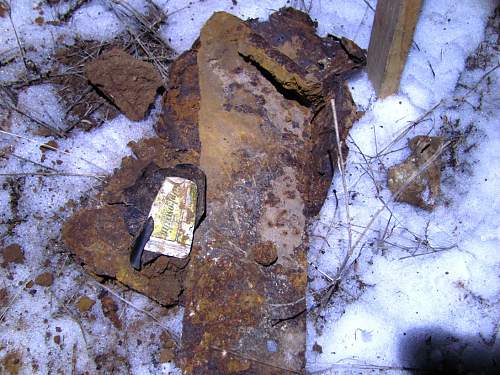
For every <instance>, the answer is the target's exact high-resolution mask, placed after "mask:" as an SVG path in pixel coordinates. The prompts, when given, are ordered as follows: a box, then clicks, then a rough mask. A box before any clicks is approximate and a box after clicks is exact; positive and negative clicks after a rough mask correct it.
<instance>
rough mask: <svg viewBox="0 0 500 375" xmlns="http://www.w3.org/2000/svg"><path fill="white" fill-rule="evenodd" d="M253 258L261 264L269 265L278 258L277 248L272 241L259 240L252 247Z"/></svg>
mask: <svg viewBox="0 0 500 375" xmlns="http://www.w3.org/2000/svg"><path fill="white" fill-rule="evenodd" d="M251 252H252V256H253V259H254V260H255V261H256V262H257V263H259V264H260V265H262V266H265V267H267V266H270V265H271V264H273V263H274V262H276V260H277V259H278V249H277V247H276V245H275V244H274V242H272V241H265V242H260V243H258V244H257V245H255V246H254V247H252V250H251Z"/></svg>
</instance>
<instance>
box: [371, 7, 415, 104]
mask: <svg viewBox="0 0 500 375" xmlns="http://www.w3.org/2000/svg"><path fill="white" fill-rule="evenodd" d="M421 5H422V0H378V2H377V9H376V11H375V19H374V21H373V28H372V34H371V38H370V45H369V47H368V68H367V69H368V77H369V78H370V80H371V81H372V84H373V87H374V88H375V90H376V91H377V95H378V96H379V97H381V98H384V97H386V96H389V95H392V94H394V93H395V92H396V91H397V90H398V89H399V81H400V79H401V73H402V72H403V68H404V66H405V63H406V58H407V56H408V51H409V49H410V46H411V43H412V40H413V33H414V31H415V25H416V24H417V19H418V14H419V12H420V7H421Z"/></svg>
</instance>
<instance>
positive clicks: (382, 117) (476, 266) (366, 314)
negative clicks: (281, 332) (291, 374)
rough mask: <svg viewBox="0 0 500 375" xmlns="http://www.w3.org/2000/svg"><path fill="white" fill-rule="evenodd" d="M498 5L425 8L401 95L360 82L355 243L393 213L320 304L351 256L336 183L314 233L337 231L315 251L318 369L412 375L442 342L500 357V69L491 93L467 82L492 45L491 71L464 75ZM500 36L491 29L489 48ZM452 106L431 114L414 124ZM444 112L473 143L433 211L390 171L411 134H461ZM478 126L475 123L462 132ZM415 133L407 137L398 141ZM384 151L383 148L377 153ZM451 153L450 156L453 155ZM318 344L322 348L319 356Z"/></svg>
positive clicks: (314, 361)
mask: <svg viewBox="0 0 500 375" xmlns="http://www.w3.org/2000/svg"><path fill="white" fill-rule="evenodd" d="M494 6H495V4H494V2H486V1H466V2H462V3H461V6H459V7H457V6H456V5H455V4H454V3H452V2H450V1H444V0H443V1H436V2H424V7H423V10H422V14H421V16H420V19H419V22H418V25H417V29H416V34H415V42H416V43H417V45H418V46H419V49H417V48H413V49H412V51H411V53H410V56H409V59H408V62H407V65H406V68H405V71H404V73H403V77H402V81H401V89H400V91H399V93H398V95H394V96H391V97H389V98H387V99H385V100H376V101H375V100H374V93H373V91H371V90H370V87H369V82H367V77H366V75H362V76H361V77H357V78H356V79H355V80H353V81H352V82H351V85H352V87H353V95H354V98H355V101H356V102H357V103H358V104H359V105H360V107H361V108H362V109H363V110H365V111H366V113H365V115H364V117H363V118H362V119H360V120H359V122H358V123H357V124H355V126H354V127H353V129H352V131H351V133H350V140H349V142H348V144H349V148H350V153H349V156H348V158H347V165H346V178H347V185H348V190H349V216H350V218H351V219H350V221H351V227H352V232H353V233H354V234H353V237H354V239H355V240H354V241H356V239H357V238H358V237H359V236H360V234H361V233H362V232H363V230H364V228H365V227H366V226H367V225H368V224H369V222H370V220H371V219H372V217H373V216H374V215H375V214H376V213H377V212H378V211H379V210H380V207H383V204H382V203H381V198H382V199H383V201H384V202H388V207H389V209H390V211H389V209H384V210H382V211H381V214H380V215H379V216H378V217H377V218H376V219H375V220H374V222H373V224H372V225H371V226H370V228H369V230H368V231H367V234H366V235H365V236H364V237H363V239H362V240H361V241H360V243H359V246H358V247H357V248H356V249H355V250H354V254H353V255H352V256H351V257H350V258H349V259H350V262H352V267H351V268H349V271H348V272H347V273H346V274H345V275H344V277H343V279H342V282H341V284H340V288H339V291H338V292H336V293H334V295H333V296H332V298H331V300H330V303H329V305H328V307H327V308H321V307H316V306H315V302H314V301H313V299H312V296H313V295H315V293H316V292H321V290H322V288H324V287H326V286H328V285H329V284H330V283H331V281H330V280H328V278H327V277H325V276H324V274H326V275H328V276H329V277H331V278H334V277H335V275H336V272H337V270H338V267H340V265H341V264H342V261H343V260H344V257H345V255H346V254H347V251H348V245H347V238H348V234H347V233H348V232H347V227H348V226H349V225H348V220H347V216H346V214H345V210H344V209H343V208H344V193H343V187H342V183H341V178H340V176H337V177H336V178H335V179H334V181H333V184H332V189H331V192H330V199H329V201H327V202H326V204H325V207H324V208H323V211H322V214H321V218H320V220H319V222H318V223H317V224H316V226H315V227H314V229H313V234H314V235H316V236H320V237H327V239H328V243H329V245H330V246H329V245H328V244H327V245H326V246H325V241H324V240H323V239H321V238H320V237H316V240H315V242H316V244H315V246H313V248H312V249H311V251H310V254H309V260H310V262H311V264H312V266H311V271H310V276H311V277H312V278H314V280H313V281H312V282H311V283H310V287H311V293H310V296H309V297H310V298H309V303H310V308H311V312H310V314H309V322H308V333H309V335H308V351H307V353H308V369H309V370H310V371H312V372H314V371H318V373H322V374H326V373H336V374H337V373H339V374H340V373H351V371H352V370H353V369H357V370H359V371H360V373H371V371H374V372H375V371H376V370H378V369H384V370H386V371H389V370H391V371H392V372H393V373H405V372H406V371H405V370H403V368H408V367H416V368H419V367H421V366H429V365H431V366H432V364H430V363H422V362H419V359H418V357H416V356H412V355H408V353H409V352H411V351H412V350H417V349H416V348H420V350H421V348H422V347H425V340H427V339H429V337H431V336H434V337H441V336H443V337H448V340H449V337H453V338H455V339H456V341H457V342H458V344H456V346H460V347H456V348H455V347H453V345H452V344H451V343H449V342H446V340H445V342H443V343H442V346H441V347H439V346H438V345H436V346H435V347H434V349H435V350H437V351H440V353H439V355H441V356H443V357H444V358H448V359H449V358H453V357H452V354H450V353H448V352H446V351H447V350H450V351H451V353H454V354H453V355H455V356H457V357H458V358H462V359H464V358H466V357H467V355H468V354H467V353H469V352H471V351H472V352H474V353H475V355H476V356H477V355H478V353H479V355H480V356H481V355H483V356H486V358H487V359H486V360H485V361H483V363H482V364H481V365H485V364H486V365H487V364H488V363H491V362H488V361H491V356H492V355H494V354H493V353H497V354H496V355H497V356H498V351H499V350H500V344H499V343H498V342H497V341H496V337H497V334H498V323H497V322H498V321H499V313H498V311H499V302H500V301H499V293H500V288H499V283H498V270H499V269H500V255H499V254H498V251H496V250H495V249H497V248H498V245H499V241H500V233H499V230H498V225H497V222H498V217H499V215H500V203H499V202H498V199H495V197H496V196H497V195H498V191H499V188H500V186H499V184H498V181H499V180H498V173H499V172H498V164H497V163H498V156H497V153H496V152H495V150H498V147H499V146H500V143H499V136H498V134H497V133H498V131H497V129H496V127H497V126H498V116H499V113H498V104H499V103H498V102H499V100H498V96H497V95H496V94H495V92H497V91H498V87H499V74H498V71H495V72H493V73H492V74H491V75H490V80H491V82H490V84H489V86H486V85H485V84H484V83H483V85H479V86H478V90H477V91H478V92H480V93H481V94H477V93H475V92H474V93H472V94H470V93H468V91H469V89H464V88H461V86H462V85H468V86H469V87H471V86H473V85H474V84H475V83H476V82H478V80H479V79H480V78H481V77H482V76H483V75H484V74H485V73H487V72H488V70H489V69H491V68H493V67H494V66H495V65H496V64H498V61H497V59H498V57H497V55H495V52H494V51H493V52H491V53H493V57H492V60H493V61H492V62H491V63H490V65H489V66H488V67H484V68H482V69H477V70H476V71H474V70H472V71H468V70H464V67H465V63H466V58H467V56H469V55H470V54H472V53H473V52H474V51H475V50H476V48H477V47H478V45H479V43H480V42H481V40H482V39H483V37H484V33H483V30H484V28H485V26H486V22H487V18H488V16H489V15H490V14H491V13H492V11H493V9H494ZM464 20H466V21H465V22H464ZM347 36H348V37H349V35H347ZM495 38H496V37H495V36H491V35H490V39H491V40H490V44H493V45H494V43H496V39H495ZM429 63H430V64H431V65H432V68H433V70H434V72H435V74H436V76H435V77H434V76H433V74H432V70H431V69H430V66H429ZM457 83H460V85H458V84H457ZM479 95H481V96H482V106H481V108H473V105H474V104H469V103H476V104H475V105H477V103H479V99H478V98H477V97H478V96H479ZM464 96H467V97H466V99H465V100H464V99H463V97H464ZM440 101H443V102H442V104H441V105H439V106H438V107H437V108H436V109H435V110H434V111H432V113H430V114H429V115H428V116H426V118H425V121H422V122H420V123H418V125H416V126H410V127H409V125H411V122H412V121H415V120H416V119H418V118H419V116H422V115H423V114H425V113H426V112H427V111H428V110H430V109H431V108H432V107H434V106H435V105H436V104H438V103H439V102H440ZM444 116H446V118H447V119H448V120H449V122H452V123H453V122H454V121H455V120H457V119H459V120H460V125H458V127H457V128H456V129H454V130H455V131H458V132H462V133H461V134H460V135H461V136H463V137H464V138H463V139H464V144H462V145H461V146H459V150H458V155H457V157H458V159H459V165H458V166H457V167H456V168H453V167H452V166H451V165H450V163H445V168H444V171H443V178H442V181H443V184H442V189H443V197H442V199H441V201H440V204H439V206H438V207H437V208H436V209H435V210H434V212H432V213H429V212H426V211H423V210H421V209H418V208H415V207H412V206H409V205H406V204H401V203H394V202H392V201H391V195H390V192H389V191H388V189H387V187H386V183H385V181H386V172H387V168H388V167H390V166H392V165H395V164H397V163H399V162H401V161H402V160H404V159H405V158H406V157H407V156H408V155H409V151H408V149H407V148H406V142H407V140H408V139H410V138H412V137H413V136H415V135H419V134H430V135H441V136H450V135H451V132H450V129H448V128H449V125H448V126H446V124H447V122H445V121H444V118H445V117H444ZM470 124H473V126H474V129H477V130H476V131H472V132H470V133H468V134H464V132H466V129H467V128H468V126H469V125H470ZM406 129H409V131H408V132H407V133H406V134H405V136H404V137H402V139H401V140H399V141H397V142H393V141H394V139H395V138H396V137H397V136H398V135H399V134H401V133H402V132H403V131H405V130H406ZM455 136H456V134H455ZM472 145H475V147H472V148H471V150H469V151H466V150H467V149H468V148H469V147H470V146H472ZM358 148H359V149H358ZM384 150H385V151H394V152H391V153H390V154H386V153H385V152H382V151H384ZM398 150H399V151H398ZM361 153H362V154H364V155H365V157H366V158H367V160H365V159H364V157H363V155H362V154H361ZM377 154H379V155H381V156H380V157H377V158H374V156H376V155H377ZM448 156H449V155H448V154H446V153H445V157H444V159H445V161H446V158H447V157H448ZM366 171H368V172H370V173H367V172H366ZM370 174H371V176H370ZM334 191H335V192H336V194H337V199H338V209H337V211H335V198H334ZM424 241H426V242H424ZM354 260H355V261H354ZM320 295H321V293H320ZM436 341H438V340H436ZM314 344H317V345H320V346H321V348H322V353H317V352H316V351H314V350H313V345H314ZM450 348H452V349H450ZM446 356H448V357H446ZM488 356H490V357H488Z"/></svg>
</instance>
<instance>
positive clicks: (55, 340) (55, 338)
mask: <svg viewBox="0 0 500 375" xmlns="http://www.w3.org/2000/svg"><path fill="white" fill-rule="evenodd" d="M54 342H55V343H56V344H57V345H61V336H59V335H57V336H54Z"/></svg>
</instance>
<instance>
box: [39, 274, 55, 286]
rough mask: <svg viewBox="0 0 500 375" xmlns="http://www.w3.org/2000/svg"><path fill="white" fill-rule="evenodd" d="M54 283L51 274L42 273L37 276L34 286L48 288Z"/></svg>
mask: <svg viewBox="0 0 500 375" xmlns="http://www.w3.org/2000/svg"><path fill="white" fill-rule="evenodd" d="M53 282H54V275H52V273H51V272H44V273H42V274H40V275H38V276H37V277H36V279H35V284H37V285H40V286H44V287H49V286H51V285H52V284H53Z"/></svg>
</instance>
